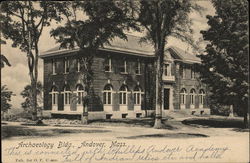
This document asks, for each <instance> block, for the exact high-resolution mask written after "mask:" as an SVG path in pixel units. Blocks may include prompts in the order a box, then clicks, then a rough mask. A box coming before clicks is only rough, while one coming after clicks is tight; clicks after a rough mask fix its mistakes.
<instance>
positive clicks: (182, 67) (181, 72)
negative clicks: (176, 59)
mask: <svg viewBox="0 0 250 163" xmlns="http://www.w3.org/2000/svg"><path fill="white" fill-rule="evenodd" d="M180 76H181V78H182V79H185V66H184V65H181V66H180Z"/></svg>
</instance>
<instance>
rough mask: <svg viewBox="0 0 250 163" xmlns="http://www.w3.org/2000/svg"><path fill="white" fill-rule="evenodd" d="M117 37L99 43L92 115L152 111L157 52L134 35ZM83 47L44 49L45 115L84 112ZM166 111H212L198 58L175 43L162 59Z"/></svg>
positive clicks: (128, 115) (123, 115)
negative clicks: (197, 69)
mask: <svg viewBox="0 0 250 163" xmlns="http://www.w3.org/2000/svg"><path fill="white" fill-rule="evenodd" d="M127 37H128V40H127V41H125V40H121V39H119V38H117V39H114V40H113V41H112V42H111V45H105V46H104V47H103V48H99V50H98V53H97V55H96V56H95V58H94V62H93V65H92V70H93V73H94V77H93V79H94V80H93V90H92V91H91V100H90V101H89V105H88V113H89V119H105V118H135V117H141V116H146V115H151V114H154V109H155V108H154V107H155V98H154V91H155V90H154V87H155V83H154V82H155V78H154V72H153V71H154V69H153V61H154V53H153V48H152V46H151V45H149V44H146V43H139V39H140V38H138V37H136V36H132V35H127ZM78 52H79V49H59V47H56V48H53V49H51V50H49V51H47V52H45V53H43V54H41V58H42V59H43V60H44V115H49V116H60V115H61V116H62V117H64V116H68V115H80V114H82V112H83V105H82V101H81V100H76V98H74V97H83V96H85V92H84V85H83V84H82V83H81V79H80V78H81V73H80V64H79V58H80V57H84V52H82V53H81V54H79V53H78ZM164 62H165V65H164V68H163V69H164V72H163V81H164V90H163V97H164V101H163V116H166V115H167V114H168V112H170V111H178V112H186V113H188V114H189V113H190V114H209V113H210V110H209V109H208V105H207V96H206V94H207V89H206V87H205V86H204V85H203V84H202V83H201V82H200V80H199V74H198V73H196V72H195V67H194V63H200V60H199V58H197V57H196V56H194V55H191V54H188V53H186V52H184V51H183V50H181V49H179V48H177V47H169V48H168V49H167V50H166V51H165V59H164Z"/></svg>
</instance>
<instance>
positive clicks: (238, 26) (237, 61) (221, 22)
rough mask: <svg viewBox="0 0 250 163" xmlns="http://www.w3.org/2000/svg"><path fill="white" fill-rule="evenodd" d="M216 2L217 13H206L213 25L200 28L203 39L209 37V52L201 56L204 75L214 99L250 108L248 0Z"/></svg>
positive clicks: (240, 110) (239, 107) (202, 73)
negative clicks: (202, 29) (248, 105)
mask: <svg viewBox="0 0 250 163" xmlns="http://www.w3.org/2000/svg"><path fill="white" fill-rule="evenodd" d="M213 5H214V7H215V8H216V15H215V16H209V15H208V16H207V19H208V24H209V26H210V28H209V29H208V30H207V31H201V33H202V34H203V37H204V40H206V41H209V44H208V45H207V47H206V53H207V54H206V55H201V56H200V57H201V59H202V65H201V67H200V71H201V78H202V81H203V82H205V83H206V84H207V85H208V86H209V87H210V88H211V92H212V95H211V98H212V99H213V101H215V102H217V103H219V104H222V105H234V106H235V109H237V110H238V111H239V112H242V111H243V110H245V112H247V108H248V107H247V103H248V99H249V83H248V47H249V44H248V41H249V40H248V37H249V33H248V3H247V1H233V0H230V1H225V0H222V1H216V0H214V1H213ZM242 109H243V110H242Z"/></svg>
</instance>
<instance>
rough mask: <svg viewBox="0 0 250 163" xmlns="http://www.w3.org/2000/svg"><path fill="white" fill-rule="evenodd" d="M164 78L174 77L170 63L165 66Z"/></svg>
mask: <svg viewBox="0 0 250 163" xmlns="http://www.w3.org/2000/svg"><path fill="white" fill-rule="evenodd" d="M164 76H172V74H171V64H170V63H167V64H164Z"/></svg>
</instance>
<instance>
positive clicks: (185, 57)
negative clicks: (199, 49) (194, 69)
mask: <svg viewBox="0 0 250 163" xmlns="http://www.w3.org/2000/svg"><path fill="white" fill-rule="evenodd" d="M168 50H169V51H170V52H174V53H175V54H176V55H177V56H178V57H180V59H181V60H182V61H184V62H191V63H193V62H197V63H200V62H201V59H200V58H198V57H197V56H195V55H193V54H190V53H188V52H186V51H184V50H182V49H180V48H178V47H176V46H170V47H169V48H168Z"/></svg>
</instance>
